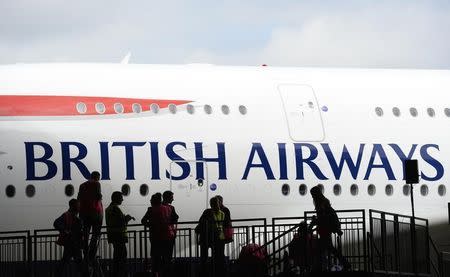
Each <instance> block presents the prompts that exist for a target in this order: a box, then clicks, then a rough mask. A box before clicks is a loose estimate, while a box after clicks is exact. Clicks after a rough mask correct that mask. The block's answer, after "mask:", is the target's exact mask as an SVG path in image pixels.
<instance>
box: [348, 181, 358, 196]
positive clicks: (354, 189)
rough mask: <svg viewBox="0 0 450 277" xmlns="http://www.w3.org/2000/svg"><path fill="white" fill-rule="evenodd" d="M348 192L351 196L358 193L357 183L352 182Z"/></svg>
mask: <svg viewBox="0 0 450 277" xmlns="http://www.w3.org/2000/svg"><path fill="white" fill-rule="evenodd" d="M350 193H351V194H352V195H353V196H356V195H358V185H357V184H353V185H351V186H350Z"/></svg>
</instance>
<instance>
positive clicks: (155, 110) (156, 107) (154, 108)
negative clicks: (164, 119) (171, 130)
mask: <svg viewBox="0 0 450 277" xmlns="http://www.w3.org/2000/svg"><path fill="white" fill-rule="evenodd" d="M150 110H151V111H152V112H153V113H158V112H159V105H158V104H155V103H153V104H151V105H150Z"/></svg>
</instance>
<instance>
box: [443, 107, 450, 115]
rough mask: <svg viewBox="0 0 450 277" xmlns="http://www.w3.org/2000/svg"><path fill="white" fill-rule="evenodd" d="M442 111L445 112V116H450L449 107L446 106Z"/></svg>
mask: <svg viewBox="0 0 450 277" xmlns="http://www.w3.org/2000/svg"><path fill="white" fill-rule="evenodd" d="M444 112H445V115H446V116H447V117H450V109H449V108H446V109H445V110H444Z"/></svg>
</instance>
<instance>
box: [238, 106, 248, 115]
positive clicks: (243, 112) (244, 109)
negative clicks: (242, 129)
mask: <svg viewBox="0 0 450 277" xmlns="http://www.w3.org/2000/svg"><path fill="white" fill-rule="evenodd" d="M239 112H240V113H241V114H247V107H246V106H243V105H240V106H239Z"/></svg>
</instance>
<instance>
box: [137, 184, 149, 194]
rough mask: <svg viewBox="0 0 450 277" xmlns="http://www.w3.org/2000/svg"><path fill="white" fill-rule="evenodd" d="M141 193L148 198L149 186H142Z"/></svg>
mask: <svg viewBox="0 0 450 277" xmlns="http://www.w3.org/2000/svg"><path fill="white" fill-rule="evenodd" d="M139 192H140V193H141V195H142V196H147V194H148V186H147V185H146V184H142V185H141V187H140V188H139Z"/></svg>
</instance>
